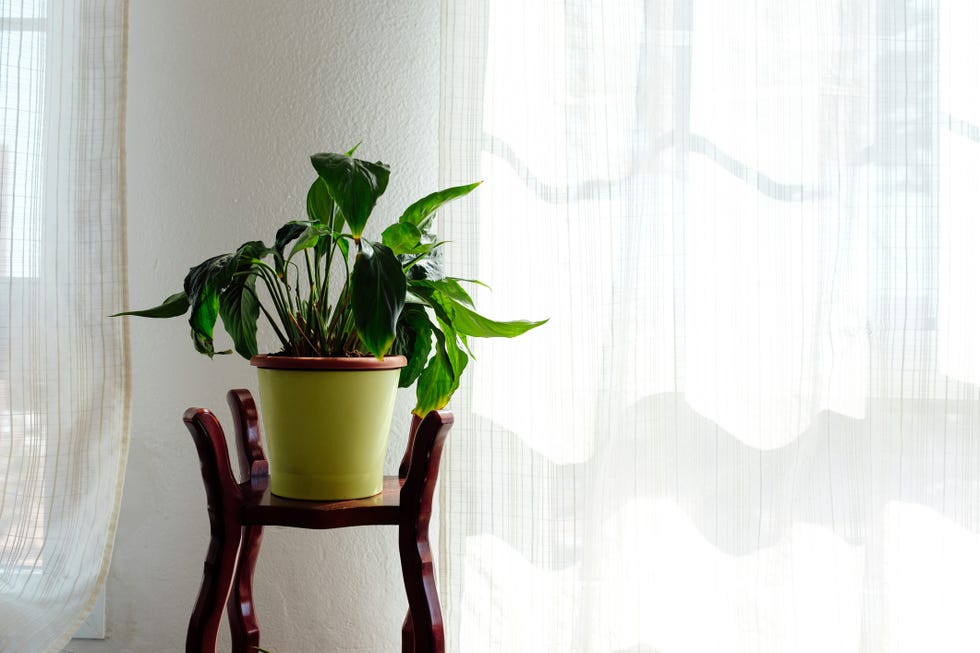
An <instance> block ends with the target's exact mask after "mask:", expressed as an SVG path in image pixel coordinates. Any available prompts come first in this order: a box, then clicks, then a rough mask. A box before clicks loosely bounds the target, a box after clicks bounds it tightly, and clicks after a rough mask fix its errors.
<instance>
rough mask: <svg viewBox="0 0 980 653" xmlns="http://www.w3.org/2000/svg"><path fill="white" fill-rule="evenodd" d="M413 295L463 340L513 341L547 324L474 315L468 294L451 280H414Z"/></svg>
mask: <svg viewBox="0 0 980 653" xmlns="http://www.w3.org/2000/svg"><path fill="white" fill-rule="evenodd" d="M409 287H410V288H411V291H412V293H413V294H415V295H417V296H418V297H421V298H422V299H424V300H425V301H426V303H428V305H429V306H431V307H432V309H433V310H435V311H436V315H437V316H438V317H439V319H440V320H442V321H444V322H446V323H448V324H450V325H452V327H453V328H454V329H455V330H456V331H457V332H458V333H459V334H460V335H461V336H474V337H476V338H513V337H515V336H519V335H521V334H522V333H526V332H527V331H530V330H531V329H533V328H535V327H539V326H541V325H542V324H544V323H545V322H547V321H548V320H540V321H536V322H535V321H529V320H513V321H509V322H499V321H497V320H491V319H490V318H488V317H484V316H483V315H480V314H479V313H477V312H476V311H474V310H473V309H472V308H471V307H472V300H471V299H470V297H469V295H468V294H466V291H465V290H463V288H462V287H461V286H460V285H459V284H458V283H456V282H455V281H454V280H450V279H440V280H436V281H427V280H411V281H409Z"/></svg>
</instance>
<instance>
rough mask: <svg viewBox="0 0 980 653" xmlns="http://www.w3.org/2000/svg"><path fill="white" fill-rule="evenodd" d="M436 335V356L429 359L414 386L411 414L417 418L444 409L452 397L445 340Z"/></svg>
mask: <svg viewBox="0 0 980 653" xmlns="http://www.w3.org/2000/svg"><path fill="white" fill-rule="evenodd" d="M436 333H437V334H438V336H439V338H438V341H437V347H436V354H435V356H433V357H432V358H430V359H429V364H428V365H426V366H425V369H423V370H422V374H421V375H420V376H419V379H418V384H417V385H416V386H415V408H413V409H412V412H413V413H415V414H416V415H418V416H419V417H423V416H425V415H426V414H427V413H428V412H429V411H431V410H439V409H440V408H442V407H444V406H445V405H446V404H448V403H449V399H450V397H452V396H453V391H454V390H453V385H454V379H453V368H452V363H450V362H449V356H448V354H446V347H445V338H444V337H443V336H442V334H441V333H439V332H438V331H436Z"/></svg>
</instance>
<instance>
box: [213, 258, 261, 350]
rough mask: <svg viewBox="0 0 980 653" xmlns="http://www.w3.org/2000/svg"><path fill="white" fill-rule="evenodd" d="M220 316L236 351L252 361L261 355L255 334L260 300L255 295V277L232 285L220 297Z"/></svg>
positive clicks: (248, 277) (249, 277)
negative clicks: (253, 357) (254, 357)
mask: <svg viewBox="0 0 980 653" xmlns="http://www.w3.org/2000/svg"><path fill="white" fill-rule="evenodd" d="M218 303H219V314H220V315H221V322H222V324H224V326H225V331H227V332H228V335H230V336H231V339H232V342H234V343H235V351H237V352H238V353H239V355H241V356H242V357H243V358H245V359H250V358H252V356H255V355H257V354H258V353H259V347H258V344H257V342H256V338H255V333H256V330H257V325H258V320H259V300H258V298H257V297H256V295H255V277H254V276H246V277H245V278H244V281H243V282H241V283H232V284H231V285H229V286H227V287H226V288H224V289H223V290H222V291H221V293H220V294H219V296H218Z"/></svg>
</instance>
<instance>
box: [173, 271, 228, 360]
mask: <svg viewBox="0 0 980 653" xmlns="http://www.w3.org/2000/svg"><path fill="white" fill-rule="evenodd" d="M232 258H233V256H232V255H231V254H223V255H221V256H214V257H212V258H209V259H207V260H206V261H204V262H203V263H200V264H198V265H196V266H194V267H192V268H191V269H190V271H189V272H188V273H187V276H186V277H184V292H185V293H186V294H187V300H188V301H189V302H190V306H191V315H190V318H189V319H188V322H189V323H190V325H191V339H192V340H193V341H194V349H196V350H197V351H199V352H200V353H202V354H207V355H208V356H214V354H215V351H214V323H215V322H216V321H217V319H218V290H217V289H218V287H219V286H220V285H221V281H222V278H223V277H224V276H225V275H226V274H227V270H226V268H227V266H228V263H229V262H230V261H231V260H232Z"/></svg>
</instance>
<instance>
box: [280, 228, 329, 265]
mask: <svg viewBox="0 0 980 653" xmlns="http://www.w3.org/2000/svg"><path fill="white" fill-rule="evenodd" d="M324 233H326V234H329V233H330V232H329V231H328V230H327V229H326V227H324V226H322V225H319V224H311V225H310V226H308V227H307V228H306V229H304V230H303V233H301V234H300V235H299V238H297V239H296V242H295V243H293V248H292V249H291V250H290V251H289V256H287V257H286V260H287V261H288V260H290V259H291V258H293V257H294V256H296V253H297V252H301V251H303V250H304V249H309V248H310V247H313V246H315V245H316V244H317V243H318V242H319V241H320V237H321V236H322V235H324Z"/></svg>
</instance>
